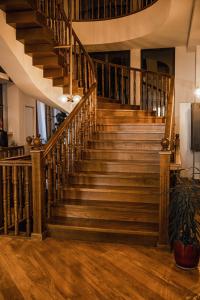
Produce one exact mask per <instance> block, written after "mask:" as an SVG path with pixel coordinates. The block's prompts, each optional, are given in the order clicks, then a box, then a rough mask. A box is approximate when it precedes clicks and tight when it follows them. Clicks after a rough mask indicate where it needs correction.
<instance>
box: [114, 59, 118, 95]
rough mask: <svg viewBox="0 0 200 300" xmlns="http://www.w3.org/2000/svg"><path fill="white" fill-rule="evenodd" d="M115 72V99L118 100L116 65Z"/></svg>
mask: <svg viewBox="0 0 200 300" xmlns="http://www.w3.org/2000/svg"><path fill="white" fill-rule="evenodd" d="M114 70H115V71H114V72H115V93H114V94H115V99H118V98H117V66H116V65H115V66H114Z"/></svg>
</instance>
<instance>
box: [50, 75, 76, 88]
mask: <svg viewBox="0 0 200 300" xmlns="http://www.w3.org/2000/svg"><path fill="white" fill-rule="evenodd" d="M69 84H70V77H69V76H61V77H57V78H54V79H53V86H60V87H61V86H69ZM72 84H73V87H76V88H78V80H73V82H72Z"/></svg>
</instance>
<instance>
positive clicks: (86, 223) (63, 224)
mask: <svg viewBox="0 0 200 300" xmlns="http://www.w3.org/2000/svg"><path fill="white" fill-rule="evenodd" d="M117 223H118V225H117ZM128 223H130V224H128ZM131 223H132V224H131ZM133 224H134V229H131V226H133ZM52 226H56V227H58V228H63V229H64V228H66V229H67V228H73V229H74V230H76V229H77V230H80V229H82V230H86V231H91V230H92V231H95V232H99V231H101V232H111V233H112V232H117V233H122V234H123V233H126V234H133V233H134V234H138V235H139V234H147V235H152V236H158V232H157V229H155V228H154V227H155V225H154V224H148V225H147V224H141V223H139V222H128V221H127V222H126V221H112V220H111V221H109V222H108V221H105V220H98V219H97V220H92V219H90V220H86V219H78V221H77V220H76V218H62V217H58V218H56V217H54V218H52V219H50V220H49V222H48V227H52ZM148 227H149V228H148Z"/></svg>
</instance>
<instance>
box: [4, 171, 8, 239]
mask: <svg viewBox="0 0 200 300" xmlns="http://www.w3.org/2000/svg"><path fill="white" fill-rule="evenodd" d="M3 213H4V234H5V235H7V234H8V205H7V169H6V166H3Z"/></svg>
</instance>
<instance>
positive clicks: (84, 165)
mask: <svg viewBox="0 0 200 300" xmlns="http://www.w3.org/2000/svg"><path fill="white" fill-rule="evenodd" d="M75 169H76V170H78V171H81V172H84V171H86V172H88V171H89V172H91V171H92V172H94V171H96V172H125V173H134V172H136V173H139V172H141V173H159V172H160V164H159V163H158V162H149V163H147V162H146V161H145V162H142V161H137V160H136V161H134V160H130V161H124V160H122V161H120V160H113V161H106V160H105V161H103V160H82V161H77V162H75Z"/></svg>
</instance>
